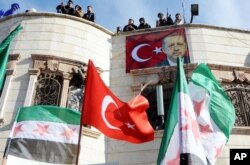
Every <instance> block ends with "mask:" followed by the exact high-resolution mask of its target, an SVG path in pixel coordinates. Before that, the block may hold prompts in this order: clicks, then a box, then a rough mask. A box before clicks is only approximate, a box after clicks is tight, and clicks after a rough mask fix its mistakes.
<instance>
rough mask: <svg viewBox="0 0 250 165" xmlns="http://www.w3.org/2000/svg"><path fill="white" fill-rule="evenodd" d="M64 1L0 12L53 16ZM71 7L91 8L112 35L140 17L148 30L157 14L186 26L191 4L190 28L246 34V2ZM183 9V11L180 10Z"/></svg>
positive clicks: (121, 0) (83, 1) (123, 0)
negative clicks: (177, 19) (203, 26)
mask: <svg viewBox="0 0 250 165" xmlns="http://www.w3.org/2000/svg"><path fill="white" fill-rule="evenodd" d="M61 1H64V3H65V4H66V3H67V1H68V0H1V1H0V10H1V9H3V10H4V11H6V10H8V9H9V8H10V6H11V4H12V3H18V4H19V5H20V9H19V10H18V11H17V12H16V13H22V12H25V10H27V9H31V8H35V9H36V10H37V12H56V9H55V8H56V6H57V5H59V4H60V3H61ZM73 2H74V5H76V4H78V5H80V6H82V8H83V10H84V12H86V7H87V6H88V5H91V6H93V9H94V12H95V15H96V23H97V24H99V25H101V26H103V27H105V28H107V29H108V30H111V31H115V30H116V27H117V26H121V27H124V26H125V25H126V24H127V22H128V19H129V18H132V19H134V20H135V24H137V25H138V24H139V18H140V17H144V18H145V20H146V22H148V23H149V24H150V25H151V27H155V22H156V19H157V14H158V13H159V12H163V13H167V11H168V13H169V14H171V16H172V18H173V19H174V15H175V14H176V13H177V12H179V13H181V14H182V15H184V16H185V19H186V22H187V23H189V22H190V18H191V4H198V5H199V15H198V16H195V17H194V19H193V23H194V24H207V25H215V26H221V27H228V28H239V29H245V30H250V21H249V18H250V15H249V7H250V0H73ZM183 7H184V8H183Z"/></svg>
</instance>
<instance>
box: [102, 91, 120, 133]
mask: <svg viewBox="0 0 250 165" xmlns="http://www.w3.org/2000/svg"><path fill="white" fill-rule="evenodd" d="M109 104H114V105H115V106H116V108H117V109H118V105H117V104H116V102H115V101H114V100H113V98H112V97H111V96H109V95H106V96H105V97H104V98H103V101H102V119H103V121H104V123H105V124H106V125H107V127H109V128H110V129H115V130H120V128H117V127H115V126H113V125H111V124H110V123H109V122H108V120H107V118H106V117H105V113H106V110H107V108H108V105H109Z"/></svg>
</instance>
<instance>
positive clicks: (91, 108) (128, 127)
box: [82, 60, 154, 143]
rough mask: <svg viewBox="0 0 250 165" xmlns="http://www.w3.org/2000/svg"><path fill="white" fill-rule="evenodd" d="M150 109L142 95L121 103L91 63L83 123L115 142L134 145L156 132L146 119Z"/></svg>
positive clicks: (149, 137)
mask: <svg viewBox="0 0 250 165" xmlns="http://www.w3.org/2000/svg"><path fill="white" fill-rule="evenodd" d="M148 106H149V103H148V100H147V99H146V98H145V97H143V96H141V95H139V96H136V97H135V98H134V99H132V100H131V101H129V102H128V103H125V102H122V101H121V100H119V99H118V98H117V97H116V96H115V95H114V94H113V93H112V92H111V91H110V90H109V88H108V87H107V86H106V85H105V84H104V82H103V81H102V79H101V77H100V76H99V74H98V72H97V70H96V68H95V66H94V64H93V63H92V61H91V60H90V61H89V64H88V70H87V78H86V86H85V93H84V101H83V109H82V112H83V118H82V120H83V123H84V124H88V125H92V126H94V127H96V128H97V129H99V130H100V131H101V132H102V133H104V134H105V135H106V136H108V137H111V138H114V139H118V140H124V141H128V142H131V143H143V142H148V141H152V140H153V139H154V130H153V128H152V126H151V125H150V123H149V121H148V118H147V114H146V110H147V109H148Z"/></svg>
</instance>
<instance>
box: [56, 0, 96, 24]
mask: <svg viewBox="0 0 250 165" xmlns="http://www.w3.org/2000/svg"><path fill="white" fill-rule="evenodd" d="M73 4H74V3H73V1H72V0H69V1H68V3H67V5H65V4H64V3H63V2H61V4H60V5H58V6H57V7H56V11H57V13H63V14H68V15H72V16H76V17H80V18H83V19H86V20H89V21H92V22H95V13H94V12H93V8H92V6H87V12H86V13H84V11H83V9H82V7H81V6H80V5H78V4H77V5H75V7H74V6H73Z"/></svg>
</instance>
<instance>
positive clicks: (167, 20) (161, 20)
mask: <svg viewBox="0 0 250 165" xmlns="http://www.w3.org/2000/svg"><path fill="white" fill-rule="evenodd" d="M157 17H158V19H157V20H156V27H160V26H170V25H181V24H183V23H184V21H183V20H182V18H181V14H180V13H176V14H175V20H174V21H173V19H172V18H171V15H168V14H167V16H166V17H165V16H164V14H163V13H158V15H157ZM139 23H140V24H139V26H137V25H135V24H134V20H133V19H131V18H130V19H129V20H128V24H127V25H125V26H124V28H123V30H122V29H121V28H120V27H117V32H121V31H123V32H127V31H133V30H137V29H148V28H151V26H150V25H149V24H148V23H147V22H146V21H145V18H144V17H141V18H140V19H139Z"/></svg>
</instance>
